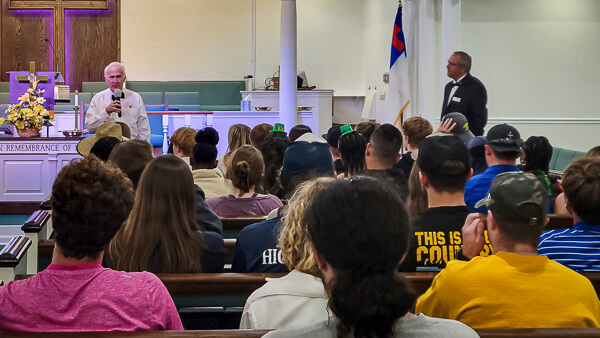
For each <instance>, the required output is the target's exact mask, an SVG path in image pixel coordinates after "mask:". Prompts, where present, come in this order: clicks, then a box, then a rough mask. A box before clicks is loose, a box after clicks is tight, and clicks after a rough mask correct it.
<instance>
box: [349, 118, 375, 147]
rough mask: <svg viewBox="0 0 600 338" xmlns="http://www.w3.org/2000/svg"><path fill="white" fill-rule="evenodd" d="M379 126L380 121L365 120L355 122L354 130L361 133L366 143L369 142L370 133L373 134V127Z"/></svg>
mask: <svg viewBox="0 0 600 338" xmlns="http://www.w3.org/2000/svg"><path fill="white" fill-rule="evenodd" d="M379 126H381V124H380V123H375V122H371V121H366V122H361V123H359V124H357V125H356V128H354V130H355V131H356V132H357V133H359V134H361V135H362V136H363V137H364V138H365V139H366V140H367V143H369V142H370V141H371V135H372V134H373V132H374V131H375V129H377V128H379Z"/></svg>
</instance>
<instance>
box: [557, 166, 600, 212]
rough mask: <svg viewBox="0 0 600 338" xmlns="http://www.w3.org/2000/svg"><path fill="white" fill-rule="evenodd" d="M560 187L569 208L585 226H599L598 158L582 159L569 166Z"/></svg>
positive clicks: (599, 168) (599, 170)
mask: <svg viewBox="0 0 600 338" xmlns="http://www.w3.org/2000/svg"><path fill="white" fill-rule="evenodd" d="M562 187H563V190H564V192H565V197H566V199H567V200H568V206H569V208H570V209H571V210H572V211H573V212H574V213H575V214H576V215H577V216H579V217H580V218H581V220H582V221H584V222H585V223H586V224H600V209H599V207H598V206H600V158H597V157H596V158H592V157H584V158H581V159H579V160H577V161H575V162H573V163H571V165H569V167H568V168H567V170H565V173H564V175H563V180H562Z"/></svg>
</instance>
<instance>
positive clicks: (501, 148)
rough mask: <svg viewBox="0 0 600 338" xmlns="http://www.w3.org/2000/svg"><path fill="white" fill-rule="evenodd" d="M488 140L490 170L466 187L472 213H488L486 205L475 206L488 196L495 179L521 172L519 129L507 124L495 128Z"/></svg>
mask: <svg viewBox="0 0 600 338" xmlns="http://www.w3.org/2000/svg"><path fill="white" fill-rule="evenodd" d="M486 139H487V144H486V145H485V160H486V162H487V165H488V168H487V169H486V170H485V171H484V172H482V173H481V174H479V175H476V176H473V177H471V178H470V179H469V180H468V181H467V185H466V186H465V203H466V204H467V207H469V209H470V210H471V211H472V212H481V213H486V212H487V208H486V207H485V205H483V206H481V207H476V206H475V204H476V203H477V202H478V201H479V200H481V199H482V198H484V197H485V196H486V195H487V193H488V191H489V190H490V185H491V184H492V180H493V179H494V177H496V176H497V175H498V174H500V173H505V172H510V171H519V168H518V167H517V166H516V162H517V158H519V155H520V154H521V153H522V150H521V146H522V145H523V140H522V139H521V134H520V133H519V131H518V130H517V128H515V127H513V126H510V125H508V124H506V123H504V124H499V125H496V126H493V127H492V128H491V129H490V130H489V131H488V133H487V136H486Z"/></svg>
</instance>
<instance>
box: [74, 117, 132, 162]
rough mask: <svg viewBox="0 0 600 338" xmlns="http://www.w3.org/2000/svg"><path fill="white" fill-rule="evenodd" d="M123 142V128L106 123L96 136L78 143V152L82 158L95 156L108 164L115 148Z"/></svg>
mask: <svg viewBox="0 0 600 338" xmlns="http://www.w3.org/2000/svg"><path fill="white" fill-rule="evenodd" d="M122 140H123V134H122V131H121V126H120V125H118V124H117V123H114V122H105V123H103V124H102V125H100V127H98V129H97V130H96V134H94V135H91V136H88V137H86V138H84V139H83V140H81V141H79V143H77V152H78V153H79V154H80V155H81V156H87V155H89V154H90V153H91V154H94V155H96V157H98V158H99V159H101V160H102V161H105V162H106V161H107V160H108V157H109V155H110V153H111V151H112V150H113V148H114V147H115V146H116V145H117V143H119V142H121V141H122Z"/></svg>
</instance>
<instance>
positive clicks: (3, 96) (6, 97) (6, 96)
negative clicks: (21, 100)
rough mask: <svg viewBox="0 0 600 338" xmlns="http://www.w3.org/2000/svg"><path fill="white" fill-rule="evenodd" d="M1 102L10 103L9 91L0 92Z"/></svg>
mask: <svg viewBox="0 0 600 338" xmlns="http://www.w3.org/2000/svg"><path fill="white" fill-rule="evenodd" d="M0 103H3V104H8V103H10V94H9V93H8V92H0Z"/></svg>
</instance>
